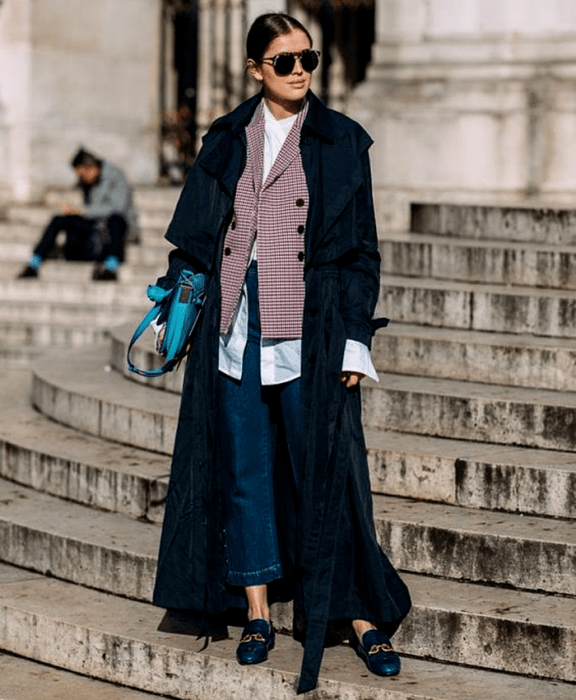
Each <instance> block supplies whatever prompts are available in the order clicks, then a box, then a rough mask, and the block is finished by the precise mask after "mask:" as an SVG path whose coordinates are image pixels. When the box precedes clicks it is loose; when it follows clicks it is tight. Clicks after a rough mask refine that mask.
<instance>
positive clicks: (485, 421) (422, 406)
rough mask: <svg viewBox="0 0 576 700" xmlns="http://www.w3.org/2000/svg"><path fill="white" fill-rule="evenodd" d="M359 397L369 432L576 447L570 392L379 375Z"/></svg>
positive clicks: (574, 401) (575, 406)
mask: <svg viewBox="0 0 576 700" xmlns="http://www.w3.org/2000/svg"><path fill="white" fill-rule="evenodd" d="M362 397H363V407H364V413H363V416H364V424H365V426H366V427H367V428H369V429H372V430H392V431H399V432H406V433H416V434H419V435H430V436H437V437H446V438H456V439H459V440H471V441H478V442H490V443H497V444H502V445H522V446H525V447H542V448H544V449H550V450H564V451H574V450H575V449H576V430H575V429H574V426H576V394H574V393H568V392H566V393H559V392H554V391H547V392H545V391H543V390H536V389H522V388H513V387H498V386H492V385H490V384H475V383H472V382H458V381H451V380H447V379H422V378H420V377H406V376H401V375H394V374H382V375H380V383H379V384H375V383H374V382H370V381H369V380H366V381H365V382H364V386H363V394H362Z"/></svg>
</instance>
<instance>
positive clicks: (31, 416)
mask: <svg viewBox="0 0 576 700" xmlns="http://www.w3.org/2000/svg"><path fill="white" fill-rule="evenodd" d="M169 472H170V460H169V458H168V457H167V456H163V455H159V454H157V453H153V452H144V451H142V450H137V449H134V448H131V447H127V446H125V445H118V444H117V443H111V442H108V441H105V440H101V439H98V438H94V437H91V436H89V435H86V434H83V433H80V432H78V431H76V430H72V429H70V428H67V427H66V426H63V425H58V424H56V423H53V422H52V421H49V420H48V419H46V418H45V417H44V416H42V415H41V414H39V413H37V412H35V411H33V410H32V409H31V408H29V407H23V408H13V409H9V410H5V411H2V412H1V413H0V476H2V477H4V478H6V479H9V480H10V481H13V482H15V483H18V484H22V485H24V486H29V487H31V488H33V489H35V490H36V491H40V492H43V493H48V494H51V495H53V496H59V497H60V498H63V499H66V500H68V501H74V502H75V503H81V504H84V505H88V506H92V507H95V508H101V509H103V510H108V511H112V512H115V513H124V514H126V515H130V516H131V517H134V518H145V519H146V520H149V521H152V522H161V520H162V517H163V512H164V498H165V496H166V488H167V482H168V475H169Z"/></svg>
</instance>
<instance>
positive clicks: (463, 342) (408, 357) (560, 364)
mask: <svg viewBox="0 0 576 700" xmlns="http://www.w3.org/2000/svg"><path fill="white" fill-rule="evenodd" d="M121 331H122V328H121V327H119V328H117V329H115V333H116V334H117V333H120V332H121ZM115 337H116V336H115ZM372 359H373V361H374V364H375V366H376V368H377V369H379V370H381V371H383V372H393V373H397V374H411V375H414V376H423V377H437V378H441V379H458V380H461V381H471V382H488V383H490V384H499V385H503V386H518V387H531V388H537V389H554V390H556V391H576V373H575V372H574V368H575V367H576V347H575V346H574V341H573V340H571V339H566V338H546V337H541V336H533V335H517V334H513V333H485V332H479V331H468V330H455V329H451V328H435V327H431V326H414V325H409V324H403V323H394V322H393V323H391V324H390V325H389V326H388V328H386V330H384V331H381V332H379V333H377V334H376V335H375V337H374V340H373V343H372Z"/></svg>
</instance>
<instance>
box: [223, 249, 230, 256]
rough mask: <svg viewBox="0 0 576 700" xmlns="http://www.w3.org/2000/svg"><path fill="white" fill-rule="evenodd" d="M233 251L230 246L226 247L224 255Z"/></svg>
mask: <svg viewBox="0 0 576 700" xmlns="http://www.w3.org/2000/svg"><path fill="white" fill-rule="evenodd" d="M231 252H232V251H231V250H230V248H225V249H224V255H230V253H231Z"/></svg>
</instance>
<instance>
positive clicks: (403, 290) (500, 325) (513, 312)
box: [378, 275, 576, 338]
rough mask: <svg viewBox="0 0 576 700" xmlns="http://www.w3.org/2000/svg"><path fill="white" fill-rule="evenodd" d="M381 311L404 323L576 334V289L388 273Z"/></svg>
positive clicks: (554, 334)
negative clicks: (465, 281) (471, 281)
mask: <svg viewBox="0 0 576 700" xmlns="http://www.w3.org/2000/svg"><path fill="white" fill-rule="evenodd" d="M381 282H382V285H381V293H380V301H379V304H378V313H379V314H381V315H384V316H388V317H389V318H391V319H392V320H393V321H397V322H399V323H410V324H418V325H423V326H435V327H437V326H443V327H446V328H457V329H462V330H476V331H490V332H495V333H529V334H533V335H540V336H551V337H554V338H573V337H575V336H576V293H575V292H573V291H570V290H565V291H562V290H551V289H533V288H530V287H504V286H491V285H475V284H465V283H463V282H446V281H440V280H434V279H417V278H410V277H395V276H392V275H383V276H382V280H381Z"/></svg>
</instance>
